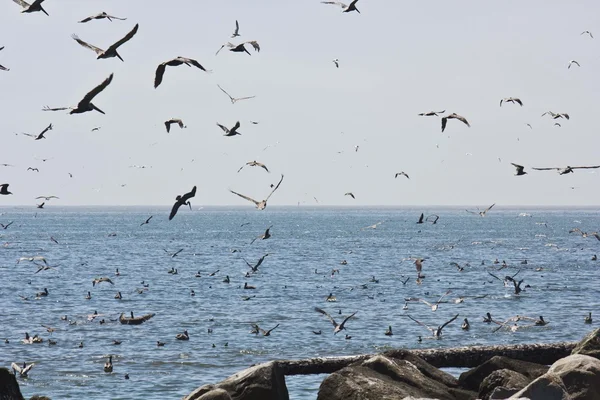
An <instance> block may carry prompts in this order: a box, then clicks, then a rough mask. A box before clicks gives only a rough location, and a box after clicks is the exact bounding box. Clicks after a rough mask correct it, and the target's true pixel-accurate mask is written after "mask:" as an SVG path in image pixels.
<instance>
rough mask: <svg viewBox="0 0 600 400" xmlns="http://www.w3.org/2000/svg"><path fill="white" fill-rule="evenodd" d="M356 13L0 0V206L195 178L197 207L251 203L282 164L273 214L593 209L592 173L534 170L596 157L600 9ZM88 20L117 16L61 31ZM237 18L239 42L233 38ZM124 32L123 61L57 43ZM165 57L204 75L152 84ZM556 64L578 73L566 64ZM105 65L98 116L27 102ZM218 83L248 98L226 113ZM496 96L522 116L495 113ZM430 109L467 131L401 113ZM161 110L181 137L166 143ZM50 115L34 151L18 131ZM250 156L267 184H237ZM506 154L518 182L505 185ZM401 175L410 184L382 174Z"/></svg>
mask: <svg viewBox="0 0 600 400" xmlns="http://www.w3.org/2000/svg"><path fill="white" fill-rule="evenodd" d="M357 6H358V8H359V9H360V11H361V14H357V13H354V12H353V13H348V14H346V13H341V9H339V8H338V7H335V6H328V5H324V4H320V2H319V1H318V0H316V1H312V0H311V1H308V0H302V1H294V2H292V1H287V0H285V1H275V0H273V1H259V0H257V1H252V2H249V1H228V0H218V1H199V0H181V1H178V2H175V3H173V2H167V1H154V0H152V1H149V0H144V1H142V0H128V1H116V0H115V1H112V0H103V1H75V0H47V1H45V2H44V8H45V9H46V10H47V11H48V13H49V14H50V17H47V16H46V15H44V14H42V13H32V14H21V13H20V7H19V6H18V5H17V4H15V3H13V2H12V1H9V0H6V1H3V2H2V3H1V4H0V46H6V47H5V49H4V50H3V51H2V52H0V64H2V65H4V66H5V67H7V68H10V69H11V70H10V71H9V72H4V71H0V93H1V95H0V109H2V116H3V118H1V119H0V128H1V129H0V135H2V141H1V143H2V144H1V147H0V148H1V149H2V151H0V163H9V164H13V165H15V166H16V167H14V168H11V167H0V181H1V182H0V183H5V182H6V183H10V185H11V186H10V190H11V191H12V192H13V193H14V195H13V196H2V197H1V198H0V205H15V204H24V205H29V204H31V205H33V204H34V203H35V200H34V198H35V197H36V196H38V195H57V196H59V197H60V198H61V199H60V200H59V201H53V202H52V203H51V204H57V205H58V204H60V205H110V204H115V205H144V204H148V205H170V204H172V203H173V200H174V197H175V196H176V195H177V194H179V193H183V192H187V191H189V190H190V189H191V187H192V186H194V185H197V186H198V192H197V194H196V198H195V201H194V206H202V205H247V206H248V207H252V205H251V204H250V203H247V202H246V201H244V200H242V199H240V198H238V197H237V196H235V195H233V194H231V193H229V192H228V190H227V189H228V188H231V189H233V190H236V191H238V192H241V193H244V194H247V195H249V196H251V197H254V198H255V199H257V200H261V199H263V198H264V197H265V196H266V195H267V194H268V193H269V191H270V188H269V185H270V184H271V183H276V182H277V180H278V178H279V176H280V175H279V174H281V173H283V174H284V175H285V179H284V181H283V183H282V185H281V187H280V189H279V191H278V192H277V193H276V194H274V195H273V197H272V198H271V199H270V200H269V205H285V204H288V205H295V204H296V203H297V202H298V201H300V202H307V204H314V200H313V196H315V197H317V198H318V199H319V201H320V204H323V205H325V204H327V205H419V204H422V205H432V204H433V205H435V204H439V205H456V204H473V205H480V206H486V205H489V204H491V203H494V202H496V203H497V204H498V205H499V206H500V205H509V204H512V205H515V204H522V205H567V204H568V205H584V204H597V202H598V201H597V199H598V197H599V196H600V185H599V184H598V179H599V178H600V170H598V171H597V172H596V173H590V172H589V171H584V170H582V171H577V172H576V173H575V174H570V175H565V176H558V174H556V173H554V172H541V171H539V172H538V171H531V170H530V167H531V166H537V167H550V166H565V165H572V166H573V165H586V164H588V165H594V164H600V152H599V151H598V149H597V145H598V142H599V139H598V138H597V128H596V125H597V122H596V108H597V106H598V104H599V101H598V100H599V99H600V80H599V79H598V78H597V76H598V75H597V74H598V71H600V52H599V50H600V48H599V44H598V40H600V3H598V2H594V1H577V2H565V1H555V0H545V1H541V0H540V1H527V2H523V1H512V0H511V1H504V2H501V3H499V2H494V3H492V2H486V1H452V2H448V1H419V2H409V1H382V0H379V1H373V0H361V1H359V2H358V4H357ZM101 11H106V12H107V13H109V14H111V15H115V16H118V17H127V20H126V21H114V22H112V23H111V22H109V21H107V20H96V21H91V22H88V23H86V24H78V23H77V21H78V20H81V19H83V18H84V17H86V16H88V15H92V14H96V13H98V12H101ZM236 19H237V20H239V23H240V33H241V35H242V36H241V37H240V38H236V39H230V35H231V33H232V32H233V29H234V26H235V20H236ZM136 23H139V25H140V28H139V31H138V33H137V35H136V36H135V37H134V38H133V39H132V40H131V41H130V42H128V43H126V44H125V45H123V46H122V47H121V48H120V49H119V53H120V54H121V55H122V57H123V58H124V59H125V62H124V63H122V62H121V61H119V60H118V59H116V58H111V59H107V60H96V55H95V54H94V53H93V52H92V51H90V50H87V49H85V48H83V47H81V46H79V45H78V44H77V43H76V42H75V41H74V40H73V39H71V35H72V34H73V33H75V34H77V35H78V36H79V37H80V38H81V39H83V40H85V41H88V42H89V43H91V44H94V45H96V46H98V47H101V48H104V49H106V48H107V47H108V46H109V45H110V44H112V43H113V42H115V41H116V40H118V39H120V38H121V37H123V36H124V35H125V34H126V33H127V32H129V31H130V30H131V29H132V27H133V26H134V25H135V24H136ZM584 30H590V31H591V32H592V33H593V34H595V33H597V39H591V38H589V37H588V36H581V35H580V33H581V32H582V31H584ZM595 36H596V35H595ZM230 40H231V41H233V42H235V43H238V42H239V41H241V40H244V41H246V40H257V41H258V42H259V43H260V45H261V52H260V53H256V52H254V51H252V50H251V52H252V56H248V55H247V54H244V53H232V52H229V51H226V50H224V51H222V52H221V53H220V54H219V55H218V56H215V52H216V51H217V50H218V49H219V47H220V46H221V44H223V43H225V42H226V41H230ZM176 56H185V57H190V58H194V59H197V60H198V61H199V62H200V63H201V64H202V65H203V66H205V67H206V68H208V69H211V70H213V73H211V74H207V73H204V72H202V71H200V70H198V69H195V68H188V67H186V66H180V67H176V68H170V67H168V68H167V72H166V74H165V77H164V80H163V83H162V84H161V86H159V87H158V89H154V87H153V80H154V71H155V69H156V67H157V66H158V64H159V63H161V62H163V61H166V60H168V59H171V58H173V57H176ZM334 58H338V59H339V62H340V68H339V69H336V68H335V66H334V64H333V63H332V60H333V59H334ZM572 59H575V60H577V61H579V63H580V64H581V68H577V67H576V66H575V67H572V68H571V69H567V65H568V63H569V60H572ZM110 73H114V79H113V82H112V84H111V85H110V86H109V87H108V88H107V89H106V90H105V91H104V92H103V93H101V94H100V95H98V96H97V97H96V99H95V100H94V103H95V104H97V105H98V107H100V108H101V109H102V110H104V111H105V112H106V115H101V114H99V113H95V112H93V113H85V114H80V115H68V114H67V113H66V112H42V111H41V108H42V106H44V105H49V106H51V107H59V106H71V105H75V104H77V102H78V101H79V100H80V99H81V98H82V97H83V95H84V94H85V93H87V92H88V91H89V90H91V89H92V88H93V87H94V86H96V85H97V84H99V83H100V82H101V81H102V80H104V79H105V78H106V77H107V76H108V75H109V74H110ZM217 84H220V85H221V86H222V87H223V88H224V89H225V90H227V91H228V92H229V93H230V94H231V95H233V96H235V97H242V96H251V95H256V98H255V99H251V100H245V101H241V102H238V103H236V104H235V105H232V104H231V103H230V101H229V99H228V98H227V97H226V96H225V95H224V94H223V93H221V92H220V91H219V89H218V88H217ZM510 96H513V97H519V98H521V99H522V101H523V102H524V107H522V108H521V107H519V106H518V105H513V104H506V105H503V106H502V108H500V107H499V101H500V99H501V98H504V97H510ZM443 109H446V110H447V113H451V112H456V113H458V114H461V115H463V116H465V117H466V118H467V119H468V120H469V122H470V123H471V125H472V127H471V128H467V127H466V126H465V125H463V124H462V123H461V122H458V121H456V120H451V121H449V123H448V126H447V128H446V131H445V132H444V134H442V133H441V132H440V119H439V118H437V117H419V116H417V114H418V113H420V112H425V111H430V110H443ZM548 110H552V111H555V112H566V113H569V114H570V116H571V120H570V121H565V120H558V121H559V122H560V123H561V124H562V128H559V127H555V126H553V124H554V122H555V121H553V120H551V119H550V118H548V117H544V118H541V117H540V115H541V114H542V113H543V112H544V111H548ZM170 117H177V118H181V119H183V121H184V122H185V123H186V125H187V129H184V130H180V129H179V128H178V127H175V126H174V127H173V128H172V129H171V133H169V134H168V133H167V132H166V131H165V129H164V125H163V122H164V121H165V120H166V119H169V118H170ZM237 120H239V121H240V122H241V128H240V132H242V136H236V137H223V136H222V131H221V130H220V129H219V128H218V127H217V126H216V122H220V123H222V124H224V125H226V126H233V124H234V123H235V121H237ZM250 120H254V121H259V122H260V123H259V124H258V125H252V124H250V122H249V121H250ZM49 123H53V124H54V130H52V131H50V132H48V133H47V135H46V136H47V139H46V140H41V141H34V140H33V139H32V138H30V137H27V136H24V135H20V132H27V133H39V132H40V131H41V130H43V129H44V128H45V127H46V126H47V125H48V124H49ZM526 123H530V124H531V125H532V126H533V129H532V130H531V129H529V128H528V127H527V126H526ZM97 126H101V127H102V128H101V129H100V130H99V131H97V132H90V130H91V129H92V128H94V127H97ZM15 133H18V135H15ZM268 145H270V146H271V147H269V148H268V149H267V150H264V151H263V149H264V148H265V147H266V146H268ZM355 145H359V146H360V148H359V150H358V152H355V151H354V146H355ZM340 151H342V152H343V153H338V152H340ZM467 153H470V154H472V155H467ZM498 157H500V159H501V160H502V161H501V162H500V161H499V160H498ZM36 158H51V159H50V160H48V161H46V162H42V161H40V160H37V159H36ZM192 160H194V161H193V162H192ZM251 160H257V161H260V162H263V163H265V164H266V165H267V166H268V167H269V169H270V170H271V171H272V173H271V174H268V173H266V172H265V171H264V170H262V169H259V168H245V169H243V170H242V171H241V172H240V173H237V170H238V169H239V167H240V166H241V165H243V164H244V163H245V162H247V161H251ZM510 162H516V163H520V164H522V165H525V166H526V171H529V172H530V174H529V175H526V176H523V177H515V176H514V172H515V171H514V168H513V167H512V166H511V165H510ZM134 164H137V165H147V166H152V168H147V169H136V168H129V166H130V165H134ZM30 166H31V167H37V168H39V169H40V172H39V173H36V172H31V171H29V172H27V171H26V170H27V167H30ZM182 168H183V170H181V169H182ZM399 171H405V172H407V173H408V174H409V175H410V178H411V179H410V180H407V179H406V178H402V179H401V178H398V179H394V173H396V172H399ZM69 172H70V173H72V174H73V178H69V175H68V173H69ZM121 185H126V186H124V187H123V186H121ZM571 187H575V189H571ZM98 189H99V191H98ZM346 192H353V193H354V194H355V196H356V200H352V199H351V198H349V197H347V196H346V197H344V193H346Z"/></svg>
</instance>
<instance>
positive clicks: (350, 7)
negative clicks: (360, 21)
mask: <svg viewBox="0 0 600 400" xmlns="http://www.w3.org/2000/svg"><path fill="white" fill-rule="evenodd" d="M357 1H358V0H354V1H352V3H350V5H347V4H344V3H342V2H340V1H322V2H321V3H322V4H332V5H336V6H339V7H341V8H342V10H343V11H342V12H350V11H356V12H357V13H359V14H360V11H358V8H356V2H357Z"/></svg>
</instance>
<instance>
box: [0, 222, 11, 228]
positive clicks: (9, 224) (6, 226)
mask: <svg viewBox="0 0 600 400" xmlns="http://www.w3.org/2000/svg"><path fill="white" fill-rule="evenodd" d="M13 222H14V221H10V222H9V223H8V224H6V225H5V224H0V226H1V227H2V229H7V228H8V227H9V226H11V225H12V224H13Z"/></svg>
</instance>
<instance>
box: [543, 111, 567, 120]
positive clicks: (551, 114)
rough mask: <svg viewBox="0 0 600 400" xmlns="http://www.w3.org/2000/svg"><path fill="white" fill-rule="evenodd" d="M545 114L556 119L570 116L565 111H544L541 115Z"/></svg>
mask: <svg viewBox="0 0 600 400" xmlns="http://www.w3.org/2000/svg"><path fill="white" fill-rule="evenodd" d="M546 114H548V115H550V116H551V117H552V119H558V118H566V119H569V118H570V117H569V114H567V113H554V112H552V111H546V112H545V113H543V114H542V117H543V116H544V115H546Z"/></svg>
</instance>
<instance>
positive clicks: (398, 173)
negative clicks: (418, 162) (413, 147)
mask: <svg viewBox="0 0 600 400" xmlns="http://www.w3.org/2000/svg"><path fill="white" fill-rule="evenodd" d="M402 175H404V176H405V177H406V179H410V177H409V176H408V174H407V173H406V172H404V171H402V172H396V175H394V179H396V178H397V177H399V176H402Z"/></svg>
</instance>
